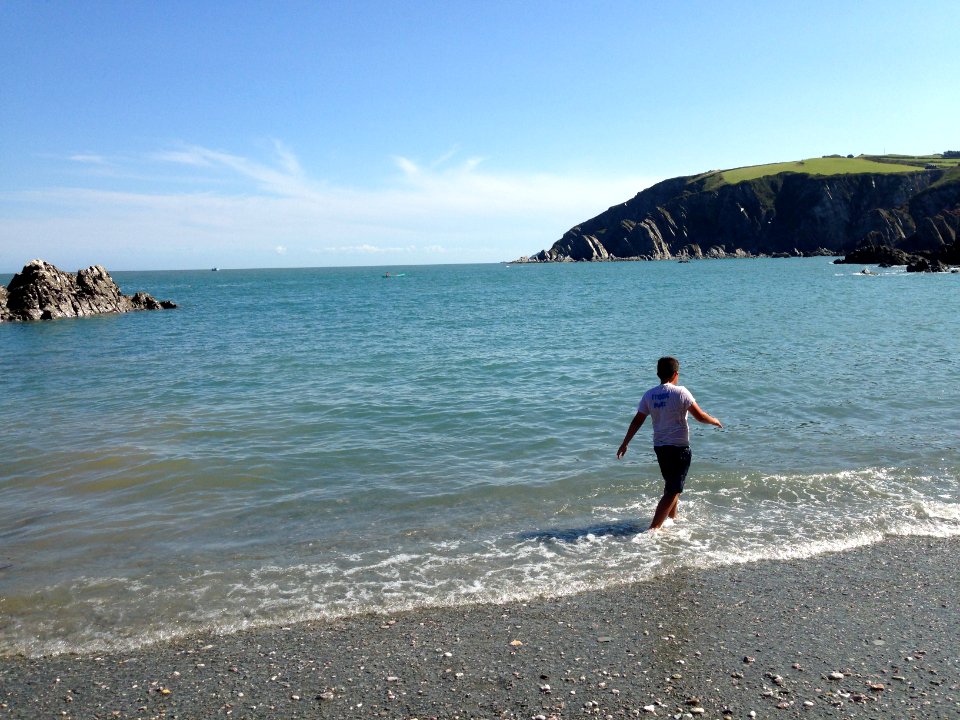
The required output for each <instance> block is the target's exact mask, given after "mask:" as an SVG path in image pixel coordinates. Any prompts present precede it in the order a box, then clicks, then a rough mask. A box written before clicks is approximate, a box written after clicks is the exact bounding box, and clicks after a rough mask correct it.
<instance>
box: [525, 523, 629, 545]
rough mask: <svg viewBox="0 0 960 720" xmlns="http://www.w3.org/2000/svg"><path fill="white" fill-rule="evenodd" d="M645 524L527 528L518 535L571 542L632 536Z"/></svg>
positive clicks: (544, 540)
mask: <svg viewBox="0 0 960 720" xmlns="http://www.w3.org/2000/svg"><path fill="white" fill-rule="evenodd" d="M646 530H647V524H646V523H643V522H640V521H639V520H625V521H623V522H614V523H604V524H602V525H590V526H587V527H582V528H555V529H547V530H529V531H527V532H522V533H520V535H519V538H520V539H521V540H538V541H540V542H551V541H555V542H565V543H572V542H576V541H577V540H583V539H584V538H586V537H590V536H593V537H632V536H633V535H638V534H640V533H642V532H646Z"/></svg>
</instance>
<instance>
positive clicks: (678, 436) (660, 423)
mask: <svg viewBox="0 0 960 720" xmlns="http://www.w3.org/2000/svg"><path fill="white" fill-rule="evenodd" d="M695 402H696V401H695V400H694V399H693V395H691V394H690V391H689V390H687V389H686V388H685V387H683V386H682V385H673V384H671V383H663V384H662V385H657V386H656V387H652V388H650V389H649V390H647V391H646V392H645V393H644V394H643V397H642V398H641V399H640V404H639V405H638V406H637V412H642V413H643V414H644V415H648V416H650V419H651V420H653V444H654V446H658V445H680V446H681V447H682V446H685V445H689V444H690V426H689V425H688V424H687V410H689V409H690V406H691V405H693V404H694V403H695Z"/></svg>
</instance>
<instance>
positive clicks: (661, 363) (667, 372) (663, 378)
mask: <svg viewBox="0 0 960 720" xmlns="http://www.w3.org/2000/svg"><path fill="white" fill-rule="evenodd" d="M679 369H680V361H679V360H677V359H676V358H675V357H670V356H669V355H668V356H667V357H662V358H660V359H659V360H657V377H658V378H660V382H667V380H669V379H670V378H672V377H673V374H674V373H675V372H677V371H678V370H679Z"/></svg>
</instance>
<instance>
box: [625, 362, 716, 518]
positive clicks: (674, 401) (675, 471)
mask: <svg viewBox="0 0 960 720" xmlns="http://www.w3.org/2000/svg"><path fill="white" fill-rule="evenodd" d="M679 376H680V361H679V360H677V359H676V358H674V357H662V358H660V359H659V360H658V361H657V377H658V378H660V384H659V385H657V386H656V387H652V388H650V389H649V390H647V391H646V392H645V393H644V394H643V398H641V400H640V405H639V406H638V407H637V414H636V415H634V416H633V420H631V421H630V427H629V428H627V434H626V435H625V436H624V438H623V442H622V443H620V449H619V450H617V459H618V460H619V459H620V458H622V457H623V456H624V455H626V454H627V445H629V444H630V441H631V440H633V436H634V435H636V434H637V430H639V429H640V426H641V425H643V421H644V420H646V419H647V416H648V415H649V416H650V417H652V418H653V450H654V452H655V453H656V454H657V462H659V463H660V474H661V475H663V481H664V485H663V497H662V498H660V502H659V503H658V504H657V511H656V512H655V513H654V514H653V520H652V521H651V523H650V529H651V530H656V529H657V528H659V527H660V526H661V525H663V522H664V520H666V519H667V518H671V519H673V518H675V517H676V516H677V507H678V506H679V505H680V493H682V492H683V484H684V483H685V482H686V480H687V472H688V471H689V470H690V460H691V458H692V455H691V453H690V426H689V425H687V412H689V413H690V414H691V415H693V417H694V418H696V419H697V420H699V421H700V422H702V423H704V424H706V425H716V426H717V427H718V428H722V427H723V425H721V424H720V421H719V420H717V419H716V418H715V417H713V416H712V415H708V414H707V413H705V412H704V411H703V410H701V409H700V406H699V405H697V401H696V400H694V399H693V395H691V394H690V391H689V390H687V389H686V388H685V387H683V386H682V385H677V378H678V377H679Z"/></svg>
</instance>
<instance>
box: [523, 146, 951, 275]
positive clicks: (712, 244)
mask: <svg viewBox="0 0 960 720" xmlns="http://www.w3.org/2000/svg"><path fill="white" fill-rule="evenodd" d="M845 160H846V159H843V161H845ZM858 160H859V159H858ZM832 162H833V165H832V166H831V167H837V166H838V161H836V160H834V161H832ZM851 162H852V161H851ZM797 165H799V166H803V165H804V163H803V162H801V163H798V164H797ZM874 165H875V166H880V164H879V163H874ZM839 166H840V167H842V165H839ZM861 166H862V164H861V165H858V166H856V167H861ZM814 167H816V166H815V165H814ZM882 167H886V166H882ZM904 167H905V169H904V170H903V171H900V172H890V171H884V172H837V173H833V174H813V173H806V172H795V171H788V172H778V173H774V174H763V173H762V171H761V172H759V173H754V174H759V175H760V176H759V177H752V178H749V179H745V180H740V181H737V182H731V181H730V180H729V179H728V177H729V178H731V179H736V178H737V177H738V176H737V174H736V172H735V171H727V172H720V171H716V172H709V173H704V174H702V175H696V176H690V177H679V178H673V179H670V180H665V181H663V182H661V183H658V184H656V185H653V186H652V187H650V188H648V189H646V190H643V191H641V192H640V193H638V194H637V195H636V196H635V197H633V198H632V199H631V200H628V201H627V202H624V203H621V204H619V205H614V206H613V207H611V208H610V209H608V210H607V211H606V212H603V213H601V214H600V215H597V216H596V217H594V218H592V219H590V220H587V221H585V222H583V223H580V224H579V225H576V226H575V227H573V228H571V229H570V230H568V231H567V232H566V233H565V234H564V235H563V237H562V238H560V239H559V240H558V241H557V242H556V243H554V244H553V246H552V247H551V248H550V249H548V250H542V251H540V252H539V253H537V254H535V255H533V256H531V257H528V258H521V259H520V261H521V262H569V261H598V260H601V261H602V260H666V259H671V258H680V259H686V258H703V257H716V258H720V257H754V256H781V257H784V256H803V255H843V254H846V253H849V252H852V251H854V250H856V249H858V248H864V247H880V248H891V249H898V250H902V251H903V252H904V253H908V254H911V255H921V256H927V257H929V258H931V259H941V260H942V261H943V262H946V263H956V262H958V261H960V259H958V258H957V255H958V252H957V245H956V243H957V236H958V228H960V167H957V166H943V167H941V166H936V167H932V166H929V165H928V166H926V167H924V166H922V165H921V166H919V167H910V166H904ZM741 174H742V173H741Z"/></svg>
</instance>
